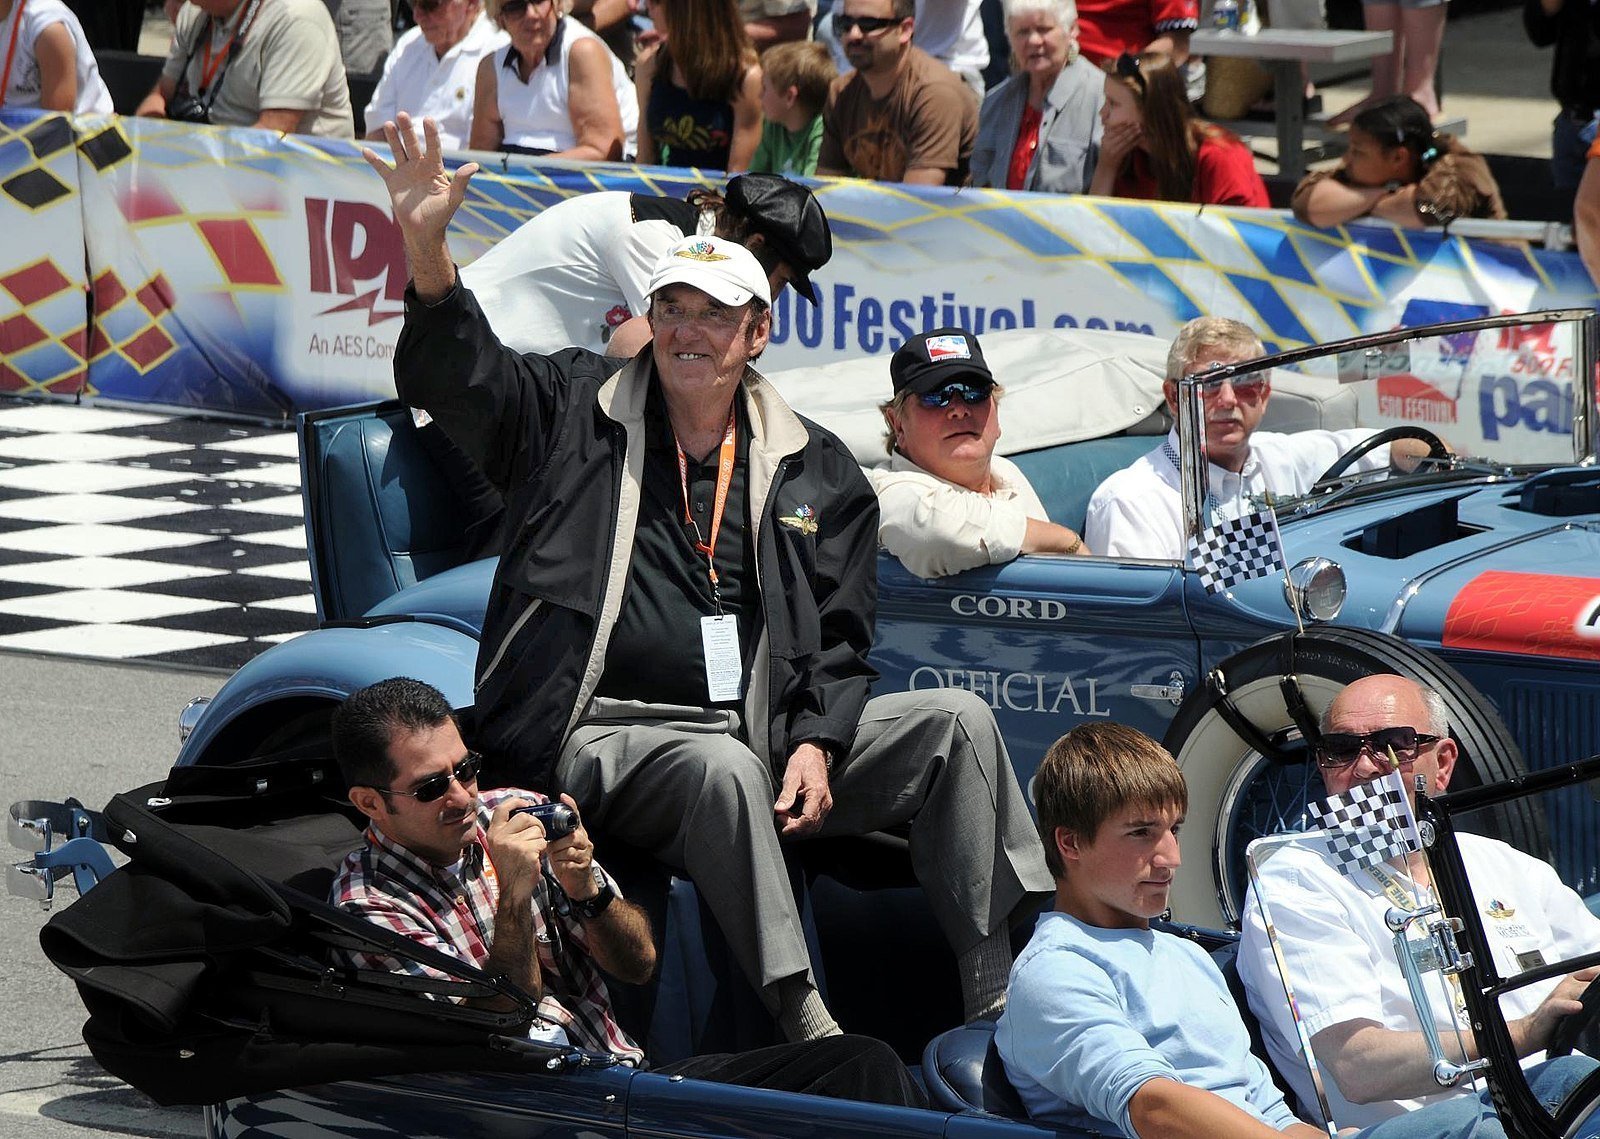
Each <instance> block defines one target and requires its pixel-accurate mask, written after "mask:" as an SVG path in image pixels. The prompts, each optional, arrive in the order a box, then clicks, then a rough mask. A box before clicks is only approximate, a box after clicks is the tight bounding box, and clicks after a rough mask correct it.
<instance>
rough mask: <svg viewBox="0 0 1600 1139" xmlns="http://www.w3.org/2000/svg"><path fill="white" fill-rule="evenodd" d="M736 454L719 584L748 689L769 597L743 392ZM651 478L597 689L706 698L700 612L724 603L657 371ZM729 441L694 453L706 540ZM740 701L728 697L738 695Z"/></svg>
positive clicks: (647, 466) (649, 425) (648, 404)
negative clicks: (758, 569) (760, 577)
mask: <svg viewBox="0 0 1600 1139" xmlns="http://www.w3.org/2000/svg"><path fill="white" fill-rule="evenodd" d="M734 406H735V408H736V411H735V415H736V416H737V419H736V427H735V444H736V449H735V462H734V465H733V477H732V479H731V480H730V482H729V486H728V500H727V503H726V505H725V506H724V508H723V513H722V526H721V529H720V531H719V533H718V537H717V547H716V567H717V585H718V589H719V590H720V592H721V594H722V611H723V612H724V613H728V614H732V615H733V616H735V617H737V618H738V621H739V647H740V662H741V664H742V665H743V667H744V676H745V681H744V685H743V689H744V690H745V691H748V686H749V677H750V653H751V650H752V649H753V648H754V646H755V639H756V632H757V630H758V629H759V627H760V612H761V599H760V596H759V594H758V593H757V590H756V578H755V569H754V566H755V541H754V538H755V535H754V534H752V533H751V531H750V508H749V502H748V495H747V493H746V488H747V485H748V481H749V476H748V466H749V463H748V461H747V460H748V457H749V452H750V424H749V420H748V418H747V416H746V415H745V409H744V401H743V400H742V399H736V400H735V401H734ZM644 434H645V451H644V478H643V486H642V488H641V491H640V497H639V520H638V526H637V528H636V529H635V531H634V535H633V556H632V560H631V562H630V564H629V567H628V582H627V585H626V587H625V588H624V590H623V594H622V610H621V612H620V613H619V614H618V617H617V623H616V627H615V628H614V629H613V630H612V632H611V640H610V642H609V644H608V645H607V646H606V668H605V672H604V673H603V674H601V677H600V684H599V687H598V688H596V690H595V692H596V695H599V696H611V697H615V698H618V699H628V700H645V701H649V702H651V703H656V704H688V705H693V706H700V707H704V706H706V705H708V704H709V703H710V701H708V700H707V699H706V695H707V694H706V669H705V650H704V648H703V647H702V645H701V642H700V618H701V617H706V616H711V615H713V614H715V613H716V611H717V607H716V603H715V601H714V600H713V597H712V592H711V577H710V575H709V574H708V573H707V572H706V556H705V554H703V553H701V552H700V551H699V550H697V549H695V542H696V540H697V538H696V534H695V529H694V527H692V526H690V525H689V524H687V523H686V522H685V521H684V517H683V480H682V479H681V478H680V476H679V471H678V446H677V441H676V439H675V438H674V437H673V434H672V425H671V423H670V422H669V421H668V419H667V405H666V399H665V397H664V396H663V395H662V393H661V386H660V381H659V380H658V379H656V378H654V377H652V379H651V381H650V393H649V396H648V397H647V399H646V401H645V412H644ZM721 450H722V448H721V445H720V442H719V445H718V446H716V447H713V448H711V453H710V454H708V455H702V456H699V457H698V459H697V457H696V456H694V455H689V456H686V457H687V459H688V467H689V509H690V511H691V512H692V514H693V516H694V519H695V521H696V522H697V523H698V525H699V531H700V534H701V535H703V536H704V538H705V539H706V540H708V541H709V540H710V537H711V517H712V514H713V512H714V510H715V509H716V498H717V466H718V462H719V460H720V458H721ZM737 704H738V701H729V702H726V703H725V705H724V706H730V705H737Z"/></svg>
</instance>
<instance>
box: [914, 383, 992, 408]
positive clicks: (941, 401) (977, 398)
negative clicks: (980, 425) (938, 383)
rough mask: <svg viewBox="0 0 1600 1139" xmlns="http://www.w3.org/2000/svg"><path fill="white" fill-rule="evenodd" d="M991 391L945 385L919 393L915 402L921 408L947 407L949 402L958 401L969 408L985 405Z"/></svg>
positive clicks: (977, 386) (988, 388) (987, 388)
mask: <svg viewBox="0 0 1600 1139" xmlns="http://www.w3.org/2000/svg"><path fill="white" fill-rule="evenodd" d="M993 390H994V389H993V388H992V387H988V386H979V385H977V384H960V383H957V384H946V385H945V386H944V387H942V388H939V389H938V390H937V391H931V392H921V393H919V394H918V395H917V401H918V402H919V403H921V404H922V406H923V407H949V406H950V401H951V400H955V399H959V400H960V401H961V402H962V403H964V404H966V405H967V406H968V407H971V406H973V405H974V404H979V403H987V402H988V401H989V394H990V393H991V392H992V391H993Z"/></svg>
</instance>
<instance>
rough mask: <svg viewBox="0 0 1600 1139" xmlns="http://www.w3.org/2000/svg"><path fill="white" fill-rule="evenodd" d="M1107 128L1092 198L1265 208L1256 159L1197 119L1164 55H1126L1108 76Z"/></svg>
mask: <svg viewBox="0 0 1600 1139" xmlns="http://www.w3.org/2000/svg"><path fill="white" fill-rule="evenodd" d="M1100 122H1101V124H1102V126H1103V127H1104V128H1105V130H1104V137H1103V138H1102V139H1101V142H1100V161H1099V162H1098V163H1097V164H1096V165H1095V170H1094V177H1093V179H1091V180H1090V183H1089V193H1091V194H1099V195H1101V196H1109V197H1117V198H1145V199H1153V200H1156V201H1166V202H1198V203H1200V204H1202V205H1213V206H1261V207H1265V206H1268V205H1270V203H1269V202H1268V200H1267V187H1266V183H1264V182H1262V180H1261V175H1260V174H1258V173H1257V172H1256V165H1255V156H1254V155H1252V154H1251V153H1250V149H1249V147H1247V146H1245V144H1244V143H1242V142H1240V141H1239V139H1238V138H1237V137H1235V136H1234V135H1232V134H1230V133H1229V132H1227V131H1225V130H1223V129H1222V128H1221V127H1219V126H1217V125H1216V124H1214V123H1208V122H1206V121H1205V120H1203V119H1198V118H1196V117H1195V114H1194V110H1193V109H1192V108H1191V107H1190V105H1189V96H1188V93H1187V91H1186V90H1185V89H1184V81H1183V76H1182V75H1181V74H1179V72H1178V69H1177V68H1175V67H1174V66H1173V65H1172V62H1171V59H1170V57H1168V56H1165V55H1146V56H1144V57H1141V58H1137V59H1136V58H1135V57H1134V56H1132V55H1129V54H1128V53H1127V52H1124V53H1123V54H1122V55H1120V56H1118V57H1117V59H1116V62H1115V63H1114V64H1113V65H1112V67H1111V69H1110V71H1109V72H1108V74H1107V75H1106V101H1105V105H1104V106H1102V107H1101V108H1100Z"/></svg>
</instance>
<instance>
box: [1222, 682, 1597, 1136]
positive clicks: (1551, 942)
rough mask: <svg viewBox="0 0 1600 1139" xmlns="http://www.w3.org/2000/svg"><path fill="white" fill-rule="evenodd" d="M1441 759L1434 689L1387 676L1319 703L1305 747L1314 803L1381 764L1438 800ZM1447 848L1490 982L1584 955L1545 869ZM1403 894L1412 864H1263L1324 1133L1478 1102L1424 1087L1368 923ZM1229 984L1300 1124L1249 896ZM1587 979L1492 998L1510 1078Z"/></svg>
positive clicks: (1471, 1046) (1431, 1083) (1422, 1056)
mask: <svg viewBox="0 0 1600 1139" xmlns="http://www.w3.org/2000/svg"><path fill="white" fill-rule="evenodd" d="M1391 755H1392V761H1391ZM1457 755H1458V749H1457V746H1456V743H1455V741H1454V740H1453V739H1451V738H1450V725H1449V722H1448V719H1447V715H1446V711H1445V705H1444V701H1443V700H1442V699H1440V697H1439V695H1438V693H1436V692H1434V691H1432V690H1431V689H1427V688H1424V687H1422V686H1421V685H1419V684H1417V683H1416V682H1415V681H1412V680H1409V679H1407V678H1405V677H1402V676H1389V675H1379V676H1368V677H1364V678H1362V679H1360V680H1357V681H1355V682H1354V683H1352V684H1350V685H1348V686H1347V687H1346V688H1345V689H1344V690H1343V691H1341V692H1340V693H1339V695H1338V696H1336V697H1335V698H1334V700H1333V703H1332V704H1330V705H1329V707H1328V710H1327V712H1326V713H1325V714H1324V716H1323V719H1322V725H1321V738H1320V741H1319V746H1318V748H1317V751H1316V758H1317V766H1318V767H1319V768H1320V769H1321V771H1322V779H1323V782H1324V784H1326V786H1327V789H1328V793H1329V794H1330V795H1342V794H1344V793H1345V792H1347V791H1349V790H1350V789H1351V788H1352V787H1355V786H1357V785H1359V784H1362V783H1367V782H1369V781H1371V780H1373V779H1376V778H1378V777H1379V776H1380V775H1384V774H1386V773H1388V772H1389V771H1390V770H1391V769H1392V765H1393V762H1398V764H1399V766H1400V771H1401V773H1402V774H1403V775H1404V776H1405V781H1406V786H1407V790H1408V792H1410V789H1411V787H1412V785H1413V782H1414V780H1417V779H1420V780H1422V781H1423V783H1424V785H1425V786H1426V788H1427V790H1428V793H1429V794H1435V795H1436V794H1440V793H1442V792H1443V791H1445V790H1446V789H1447V788H1448V787H1449V785H1450V776H1451V773H1452V772H1453V771H1454V769H1455V764H1456V759H1457ZM1458 841H1459V843H1460V847H1461V856H1462V859H1463V861H1464V862H1465V864H1466V868H1467V873H1468V877H1469V878H1470V880H1471V882H1472V889H1473V895H1474V897H1475V899H1476V902H1477V904H1478V906H1479V907H1480V908H1481V910H1482V914H1481V916H1482V919H1483V926H1484V932H1485V934H1486V936H1487V939H1488V942H1489V945H1490V948H1491V950H1492V952H1493V956H1494V963H1495V967H1496V968H1497V970H1498V971H1499V973H1500V975H1501V976H1503V977H1514V976H1516V975H1517V974H1518V973H1520V972H1522V971H1523V970H1526V969H1529V968H1534V967H1537V966H1538V965H1541V964H1553V963H1555V962H1557V961H1563V960H1567V959H1569V958H1572V957H1576V956H1577V955H1578V954H1580V953H1587V952H1590V951H1593V950H1595V949H1597V948H1600V919H1597V918H1596V917H1595V916H1594V915H1593V914H1591V913H1590V912H1589V909H1588V907H1587V906H1585V905H1584V903H1583V900H1582V899H1581V898H1579V897H1578V895H1577V894H1575V893H1574V892H1573V891H1572V890H1570V889H1568V888H1567V887H1566V886H1565V885H1563V884H1562V882H1561V880H1560V879H1559V878H1558V877H1557V876H1556V872H1555V871H1554V870H1553V869H1552V868H1551V867H1550V866H1548V865H1547V864H1545V863H1544V862H1541V861H1539V860H1538V859H1536V858H1533V857H1530V856H1529V855H1526V854H1523V853H1522V852H1521V851H1519V850H1516V849H1514V848H1512V847H1510V846H1508V845H1506V844H1505V843H1503V842H1500V841H1498V840H1496V839H1492V838H1485V837H1483V836H1482V835H1475V834H1465V833H1463V834H1461V835H1459V836H1458ZM1413 885H1415V886H1417V887H1420V888H1421V889H1423V890H1431V883H1430V882H1429V879H1428V873H1427V864H1426V861H1425V860H1424V859H1423V857H1422V856H1421V855H1420V854H1412V855H1411V856H1409V857H1408V858H1403V859H1396V860H1393V861H1391V862H1389V863H1384V864H1380V865H1379V866H1376V867H1373V868H1372V869H1371V870H1370V871H1369V870H1365V869H1363V870H1359V871H1358V872H1356V873H1354V874H1349V875H1346V874H1342V873H1340V872H1339V870H1338V869H1337V867H1336V866H1335V865H1334V863H1333V859H1332V856H1331V855H1329V856H1326V857H1324V856H1323V854H1322V852H1320V851H1319V850H1315V849H1312V848H1310V847H1309V846H1308V847H1295V848H1291V849H1286V850H1284V851H1283V852H1281V853H1280V854H1279V855H1278V856H1276V857H1274V859H1273V860H1272V861H1271V862H1269V863H1268V864H1267V866H1266V867H1265V868H1264V870H1263V874H1262V877H1261V879H1260V882H1259V883H1258V889H1260V890H1261V891H1262V892H1263V893H1264V894H1265V896H1266V898H1267V899H1268V904H1269V906H1270V908H1271V913H1272V920H1273V925H1274V927H1275V930H1276V934H1277V939H1278V945H1279V947H1280V948H1281V949H1282V951H1283V955H1284V961H1285V968H1286V970H1287V972H1288V974H1289V977H1290V980H1291V982H1292V984H1293V985H1294V992H1295V1002H1296V1005H1297V1007H1298V1010H1299V1013H1300V1019H1301V1022H1302V1023H1303V1024H1304V1025H1305V1027H1306V1030H1307V1033H1308V1035H1309V1038H1310V1040H1311V1048H1312V1052H1313V1054H1314V1055H1315V1057H1316V1059H1317V1062H1318V1065H1319V1066H1320V1067H1321V1069H1322V1072H1323V1085H1324V1089H1325V1091H1326V1092H1327V1096H1328V1103H1329V1107H1330V1108H1331V1109H1332V1112H1333V1117H1334V1121H1335V1122H1336V1123H1337V1124H1338V1125H1339V1126H1340V1127H1349V1126H1356V1127H1367V1126H1370V1125H1372V1124H1375V1123H1379V1122H1381V1121H1383V1120H1385V1119H1390V1118H1393V1117H1395V1116H1399V1115H1402V1114H1404V1113H1406V1112H1408V1111H1411V1110H1413V1109H1415V1108H1418V1107H1421V1106H1424V1105H1428V1104H1434V1103H1441V1102H1454V1101H1455V1100H1456V1098H1457V1097H1461V1096H1468V1095H1476V1094H1478V1093H1477V1089H1475V1088H1473V1087H1472V1086H1471V1082H1470V1081H1467V1080H1463V1081H1462V1082H1461V1084H1460V1085H1458V1086H1457V1087H1456V1088H1453V1089H1441V1088H1440V1087H1439V1085H1438V1084H1437V1083H1436V1082H1435V1080H1434V1078H1433V1061H1432V1058H1431V1057H1430V1055H1429V1053H1428V1048H1427V1044H1426V1042H1425V1040H1424V1038H1423V1035H1422V1026H1421V1024H1420V1023H1419V1022H1418V1020H1417V1014H1416V1008H1415V1006H1414V1005H1413V1004H1412V1001H1411V997H1410V993H1409V991H1408V990H1407V988H1406V984H1405V981H1404V978H1403V977H1402V975H1401V972H1400V968H1399V965H1398V964H1397V963H1396V962H1395V959H1394V949H1393V940H1392V935H1391V934H1390V932H1389V931H1388V929H1387V927H1386V926H1385V924H1384V915H1385V913H1386V912H1387V911H1388V909H1389V908H1390V906H1391V905H1393V904H1395V903H1393V902H1391V900H1390V898H1391V897H1392V896H1395V895H1396V889H1395V887H1396V886H1398V887H1399V890H1400V893H1399V895H1398V896H1400V897H1402V898H1406V899H1407V901H1408V902H1409V897H1408V896H1409V895H1410V894H1411V887H1412V886H1413ZM1239 973H1240V976H1241V977H1242V979H1243V980H1244V984H1245V989H1246V992H1247V993H1248V995H1249V999H1250V1008H1251V1010H1252V1011H1253V1012H1254V1013H1255V1014H1256V1016H1257V1017H1258V1018H1259V1019H1260V1021H1261V1027H1262V1035H1263V1037H1264V1038H1265V1041H1266V1045H1267V1052H1268V1054H1269V1055H1270V1056H1271V1058H1272V1060H1273V1063H1274V1064H1275V1065H1276V1066H1277V1069H1278V1071H1279V1072H1281V1073H1282V1074H1283V1075H1284V1077H1285V1078H1286V1079H1288V1081H1289V1083H1290V1084H1292V1085H1293V1087H1294V1090H1295V1093H1296V1094H1297V1095H1298V1096H1299V1097H1300V1102H1301V1104H1302V1106H1303V1107H1304V1109H1305V1110H1306V1111H1308V1112H1312V1113H1314V1112H1315V1111H1316V1105H1317V1097H1316V1093H1315V1091H1314V1090H1313V1087H1312V1083H1311V1076H1310V1072H1309V1071H1308V1070H1307V1068H1306V1065H1305V1060H1304V1057H1303V1056H1302V1055H1301V1050H1300V1044H1299V1035H1298V1033H1297V1031H1296V1029H1295V1025H1294V1020H1293V1018H1292V1017H1291V1016H1290V1012H1289V1008H1288V1004H1287V1002H1286V1000H1285V998H1284V988H1283V981H1282V979H1281V977H1280V975H1279V973H1278V968H1277V965H1276V963H1275V959H1274V954H1273V946H1272V943H1271V941H1270V940H1269V938H1268V936H1267V930H1266V923H1265V920H1264V919H1263V916H1262V912H1261V909H1260V906H1259V905H1258V903H1257V899H1256V896H1255V893H1254V892H1252V893H1251V896H1250V899H1249V901H1248V902H1247V904H1246V906H1245V912H1244V919H1243V939H1242V941H1241V942H1240V948H1239ZM1595 975H1596V971H1595V970H1593V969H1586V970H1581V971H1579V972H1576V973H1572V974H1570V975H1568V976H1567V977H1565V978H1551V979H1549V980H1547V981H1541V982H1539V983H1537V984H1532V985H1529V986H1527V987H1525V988H1522V989H1518V990H1516V991H1515V992H1512V993H1509V994H1507V995H1506V996H1505V997H1504V998H1502V1009H1503V1011H1504V1012H1505V1015H1506V1021H1507V1026H1508V1027H1509V1029H1510V1031H1511V1038H1512V1040H1513V1042H1515V1044H1516V1045H1517V1051H1518V1054H1519V1055H1521V1056H1522V1057H1523V1058H1524V1059H1523V1065H1524V1067H1528V1066H1531V1065H1533V1064H1535V1063H1537V1062H1538V1061H1540V1060H1542V1059H1543V1058H1544V1055H1543V1054H1544V1050H1545V1047H1546V1045H1547V1043H1548V1041H1549V1039H1550V1035H1551V1033H1552V1032H1553V1031H1554V1029H1555V1027H1556V1026H1557V1024H1559V1023H1560V1021H1561V1019H1562V1018H1563V1017H1564V1016H1567V1015H1570V1014H1571V1013H1574V1012H1576V1011H1577V1010H1578V1009H1579V1008H1580V1007H1581V1006H1580V1005H1579V1003H1578V997H1579V996H1580V995H1581V994H1582V992H1583V990H1584V989H1585V988H1586V987H1587V986H1588V983H1589V981H1590V980H1591V979H1593V978H1594V976H1595ZM1429 984H1430V991H1433V990H1432V988H1431V986H1432V982H1431V981H1430V982H1429ZM1442 1004H1443V1001H1442V999H1440V998H1438V997H1437V996H1436V997H1435V1008H1434V1013H1435V1019H1436V1021H1437V1022H1438V1023H1439V1024H1440V1025H1441V1028H1442V1029H1443V1030H1442V1031H1441V1033H1440V1036H1441V1040H1442V1042H1443V1043H1444V1044H1445V1046H1446V1049H1447V1050H1448V1049H1450V1048H1452V1047H1453V1045H1454V1041H1455V1034H1454V1033H1453V1032H1452V1031H1449V1030H1448V1027H1447V1026H1448V1025H1449V1024H1450V1022H1451V1014H1450V1010H1449V1009H1447V1008H1444V1007H1441V1006H1442ZM1467 1037H1468V1038H1467V1041H1466V1045H1467V1047H1466V1054H1465V1056H1461V1055H1457V1056H1455V1057H1454V1059H1455V1060H1456V1061H1457V1062H1461V1061H1463V1060H1471V1059H1476V1058H1477V1056H1478V1049H1477V1046H1476V1043H1475V1042H1474V1041H1473V1040H1471V1038H1470V1033H1467ZM1485 1134H1488V1132H1485Z"/></svg>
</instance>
